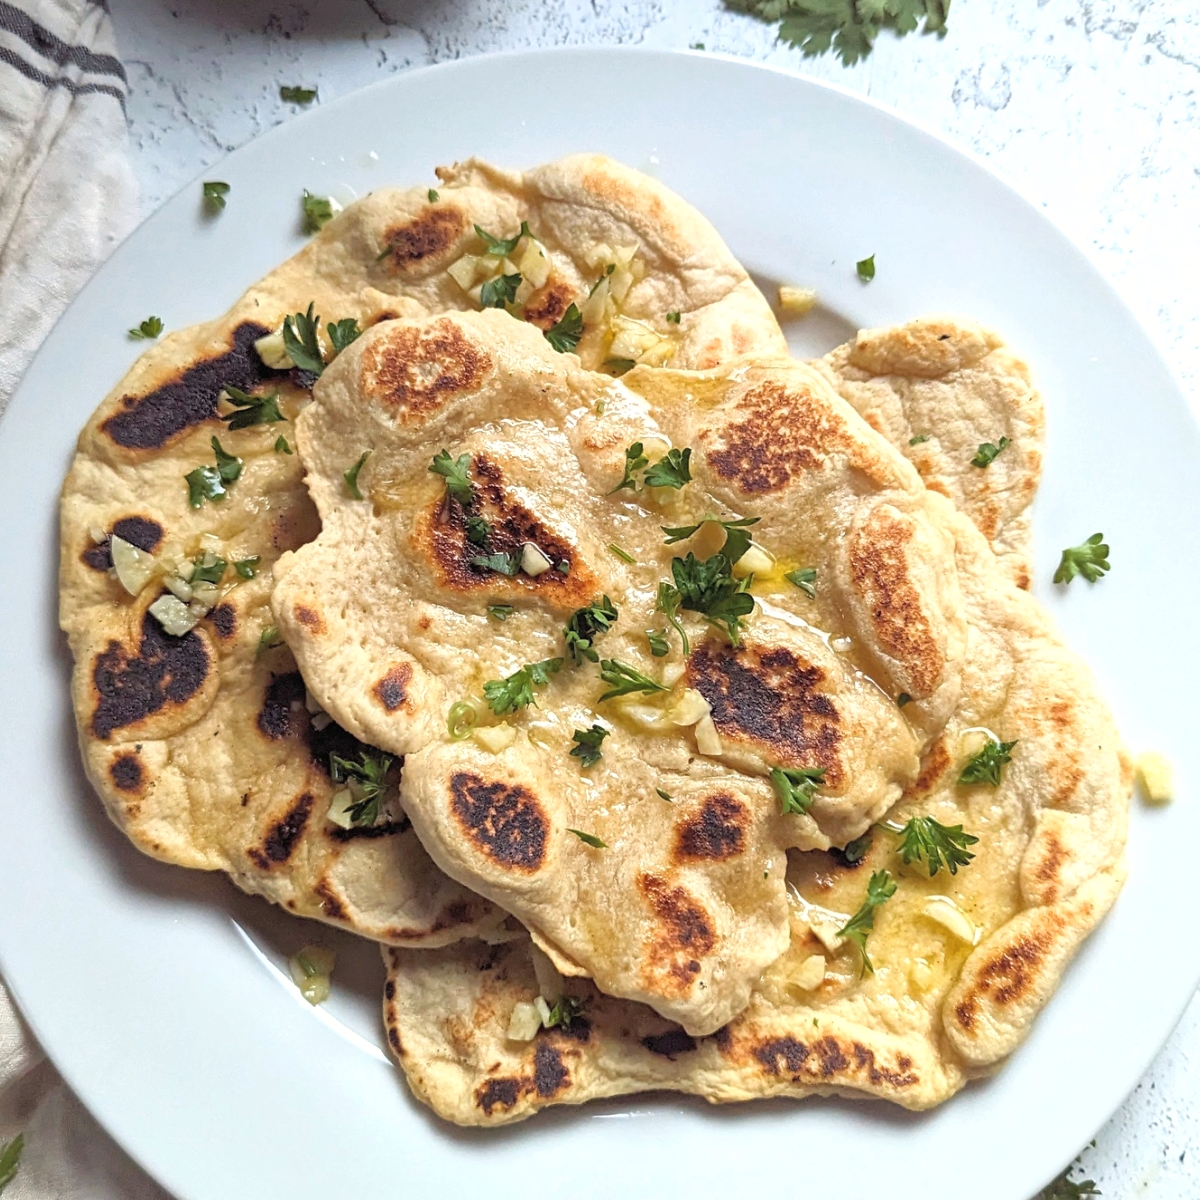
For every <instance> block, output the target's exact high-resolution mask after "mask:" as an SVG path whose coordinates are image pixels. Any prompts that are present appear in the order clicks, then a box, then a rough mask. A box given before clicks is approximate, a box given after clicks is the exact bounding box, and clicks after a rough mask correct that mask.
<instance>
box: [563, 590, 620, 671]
mask: <svg viewBox="0 0 1200 1200" xmlns="http://www.w3.org/2000/svg"><path fill="white" fill-rule="evenodd" d="M618 615H619V614H618V612H617V609H616V606H615V605H614V604H613V602H612V601H611V600H610V599H609V598H608V597H607V596H601V597H600V599H599V600H593V601H592V602H591V604H589V605H588V606H587V607H586V608H577V609H576V610H575V611H574V612H573V613H572V614H571V616H570V617H569V618H568V620H567V624H566V628H565V629H564V630H563V639H564V641H565V642H566V643H567V653H568V654H569V655H570V658H571V662H572V663H574V664H575V666H579V665H580V664H581V663H583V661H584V660H585V659H587V660H588V661H590V662H599V661H600V655H599V654H598V653H597V651H596V639H597V638H598V637H599V636H600V634H602V633H607V632H608V631H609V630H610V629H611V628H612V627H613V625H615V624H616V621H617V617H618Z"/></svg>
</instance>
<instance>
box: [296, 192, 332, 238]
mask: <svg viewBox="0 0 1200 1200" xmlns="http://www.w3.org/2000/svg"><path fill="white" fill-rule="evenodd" d="M300 203H301V206H302V207H303V210H304V232H305V233H320V231H321V229H322V227H323V226H325V225H328V224H329V222H330V221H332V220H333V202H332V201H331V200H330V199H329V197H328V196H314V195H313V194H312V192H310V191H309V190H308V188H305V189H304V195H303V197H302V198H301V201H300Z"/></svg>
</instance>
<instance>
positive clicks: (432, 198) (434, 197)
mask: <svg viewBox="0 0 1200 1200" xmlns="http://www.w3.org/2000/svg"><path fill="white" fill-rule="evenodd" d="M425 196H426V198H427V199H428V201H429V203H430V204H436V203H437V202H438V194H437V192H436V191H434V189H433V188H430V189H429V191H427V192H426V193H425Z"/></svg>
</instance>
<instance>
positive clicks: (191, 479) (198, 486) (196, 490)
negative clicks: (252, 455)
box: [184, 437, 242, 508]
mask: <svg viewBox="0 0 1200 1200" xmlns="http://www.w3.org/2000/svg"><path fill="white" fill-rule="evenodd" d="M212 448H213V453H214V454H215V455H216V458H217V462H216V466H213V467H208V466H200V467H197V468H196V469H195V470H194V471H189V472H188V473H187V474H186V475H185V476H184V479H186V480H187V485H188V503H189V504H190V505H191V506H192V507H193V508H199V507H200V506H201V505H202V504H203V503H204V501H205V500H211V501H213V502H214V503H216V502H217V501H218V500H224V499H225V493H226V491H227V490H228V487H227V485H229V484H231V483H233V482H234V481H235V480H236V479H237V478H238V476H239V475H241V473H242V460H241V459H240V458H237V457H235V456H234V455H232V454H226V453H225V451H224V449H223V448H222V446H221V443H220V442H219V441H218V440H217V439H216V438H215V437H214V438H213V439H212Z"/></svg>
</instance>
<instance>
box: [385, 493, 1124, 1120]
mask: <svg viewBox="0 0 1200 1200" xmlns="http://www.w3.org/2000/svg"><path fill="white" fill-rule="evenodd" d="M947 520H948V523H949V525H950V527H951V528H952V529H953V531H954V535H955V540H956V549H955V556H956V561H957V566H958V573H959V579H960V582H961V586H962V590H963V593H964V595H965V597H966V609H967V615H968V620H969V623H970V644H969V652H968V655H967V658H966V666H965V671H964V679H963V692H962V699H961V701H960V703H959V705H958V707H957V709H956V712H955V713H954V716H953V717H952V719H951V721H950V722H949V723H948V725H947V727H946V729H945V730H944V732H943V733H942V734H941V735H940V736H939V737H938V738H937V740H936V741H934V742H933V743H932V744H931V745H930V747H929V748H928V749H927V750H926V752H925V756H924V760H923V763H922V770H921V774H920V777H919V779H918V780H917V781H916V782H915V783H914V785H913V786H912V787H911V788H910V789H909V791H908V792H907V793H906V795H905V796H904V798H903V799H902V800H901V801H900V803H899V804H898V805H897V806H896V809H895V810H894V811H893V812H892V813H890V814H889V818H892V819H894V820H896V821H899V822H901V823H902V822H904V821H906V820H907V819H908V818H909V817H910V816H913V815H932V816H935V817H936V818H937V819H938V820H939V821H941V822H942V823H944V824H948V825H954V824H962V825H964V826H965V828H966V829H967V830H968V831H970V832H973V833H974V834H975V835H976V836H978V837H979V842H978V843H977V844H976V845H974V846H973V847H972V850H973V851H974V852H975V854H976V857H975V859H974V861H973V862H971V863H970V864H969V865H967V866H965V867H961V868H960V869H959V870H958V871H957V873H956V874H954V875H953V876H951V875H948V873H947V872H946V870H945V869H942V870H940V871H939V872H938V874H937V875H936V876H934V877H933V878H930V877H929V875H928V873H927V871H926V869H925V868H924V867H923V866H921V865H919V864H917V863H913V864H910V865H909V866H905V865H904V863H903V862H902V860H901V857H900V855H899V854H898V852H897V848H898V841H899V840H898V839H897V838H896V837H895V836H894V835H893V834H891V833H889V832H887V831H886V830H883V829H877V830H876V831H875V833H874V837H873V842H872V846H871V849H870V851H869V853H868V854H867V856H866V857H865V859H864V860H863V861H862V862H861V863H859V864H858V865H857V866H849V865H848V864H847V862H846V860H845V859H844V858H843V857H841V856H839V855H837V854H836V853H829V852H825V851H810V852H807V853H801V852H792V854H791V855H790V865H789V870H788V882H789V886H790V902H791V942H790V946H789V948H788V950H787V952H786V953H785V954H784V955H783V956H781V957H780V958H779V959H778V960H776V961H775V962H774V963H772V964H771V966H770V967H768V968H767V970H766V971H765V972H764V974H763V976H762V979H761V981H760V982H759V984H758V986H757V987H756V989H755V992H754V995H753V996H752V998H751V1001H750V1004H749V1006H748V1008H747V1009H746V1010H745V1012H743V1013H742V1014H741V1015H740V1016H739V1017H737V1018H736V1019H735V1020H733V1021H732V1022H730V1023H729V1024H728V1025H726V1026H725V1027H724V1028H722V1029H720V1030H718V1031H717V1032H716V1033H715V1034H714V1035H713V1036H711V1037H706V1038H694V1037H691V1036H689V1035H688V1034H687V1033H686V1032H685V1031H684V1030H683V1029H681V1028H680V1027H679V1026H678V1025H677V1024H673V1023H671V1022H668V1021H666V1020H664V1019H663V1018H662V1017H661V1016H659V1015H658V1014H657V1013H655V1012H653V1011H652V1010H650V1009H649V1008H647V1007H646V1006H644V1005H637V1004H631V1003H629V1002H627V1001H620V1000H615V999H613V998H611V997H608V996H604V995H601V994H600V993H599V992H598V991H597V990H596V989H595V987H594V986H593V985H592V984H590V983H589V982H586V981H583V980H578V979H569V980H567V981H566V990H567V992H568V994H569V995H571V996H573V997H575V998H577V999H578V1000H580V1001H582V1011H581V1013H580V1014H579V1015H578V1016H577V1017H576V1018H575V1019H573V1020H572V1021H570V1022H569V1023H568V1024H567V1025H566V1026H564V1027H562V1028H553V1029H544V1030H542V1031H540V1032H539V1033H538V1034H537V1036H536V1038H535V1039H534V1040H532V1041H529V1042H518V1041H512V1040H510V1039H509V1038H508V1037H507V1036H506V1035H507V1031H508V1027H509V1021H510V1017H511V1014H512V1012H513V1008H514V1005H516V1004H517V1003H520V1002H525V1003H529V1002H531V1001H533V999H534V998H535V997H536V996H538V995H539V993H540V992H542V991H543V990H544V986H543V985H542V984H540V983H539V979H538V976H537V975H536V974H535V971H534V967H533V964H532V962H531V958H530V944H529V942H528V941H524V940H522V941H515V942H513V943H511V944H509V945H507V946H503V947H486V946H481V945H480V944H479V943H472V942H464V943H461V944H459V945H457V946H454V947H451V948H449V949H446V950H439V951H434V952H431V953H428V954H413V953H410V952H407V951H404V950H385V951H384V960H385V963H386V964H387V967H388V980H387V985H386V991H385V1001H384V1018H385V1023H386V1026H387V1036H388V1042H389V1045H390V1046H391V1048H392V1051H393V1053H394V1054H395V1055H396V1057H397V1059H398V1061H399V1062H400V1064H401V1065H402V1066H403V1068H404V1070H405V1072H406V1074H407V1077H408V1080H409V1083H410V1085H411V1087H412V1089H413V1091H414V1093H415V1094H416V1095H417V1096H418V1097H419V1098H420V1099H421V1100H423V1101H424V1102H425V1103H427V1104H429V1105H430V1106H431V1107H432V1108H433V1109H434V1110H435V1111H436V1112H437V1113H438V1114H439V1115H440V1116H442V1117H444V1118H446V1119H448V1120H451V1121H455V1122H457V1123H459V1124H463V1125H496V1124H503V1123H507V1122H510V1121H516V1120H521V1119H523V1118H525V1117H528V1116H529V1115H531V1114H532V1113H534V1112H536V1111H538V1110H539V1109H541V1108H544V1107H546V1106H548V1105H552V1104H579V1103H583V1102H585V1101H587V1100H589V1099H593V1098H597V1097H602V1096H613V1095H622V1094H627V1093H631V1092H639V1091H649V1090H656V1089H667V1090H672V1091H680V1092H687V1093H691V1094H694V1095H699V1096H703V1097H705V1098H706V1099H708V1100H711V1101H713V1102H717V1103H724V1102H730V1101H736V1100H745V1099H751V1098H756V1097H766V1096H790V1097H795V1098H802V1097H806V1096H813V1095H830V1094H838V1095H845V1096H850V1097H858V1098H866V1097H876V1098H881V1099H886V1100H889V1101H892V1102H894V1103H896V1104H900V1105H903V1106H904V1107H906V1108H910V1109H924V1108H929V1107H931V1106H932V1105H935V1104H938V1103H940V1102H942V1101H944V1100H945V1099H946V1098H947V1097H949V1096H951V1095H953V1093H954V1092H956V1091H957V1090H958V1089H960V1088H961V1087H962V1086H963V1085H964V1083H965V1082H966V1081H967V1080H969V1079H971V1078H974V1077H977V1076H980V1075H985V1074H988V1073H990V1072H992V1071H994V1070H996V1069H997V1067H998V1066H999V1065H1000V1064H1002V1063H1003V1061H1004V1060H1005V1058H1006V1056H1008V1055H1009V1054H1011V1053H1012V1051H1013V1050H1014V1049H1015V1048H1016V1047H1017V1046H1018V1045H1019V1044H1020V1042H1021V1041H1022V1039H1023V1038H1024V1037H1025V1036H1026V1035H1027V1034H1028V1032H1029V1030H1030V1027H1031V1025H1032V1022H1033V1020H1034V1018H1035V1017H1036V1015H1037V1013H1038V1012H1039V1011H1040V1010H1041V1009H1042V1007H1043V1006H1044V1005H1045V1004H1046V1003H1047V1002H1048V1000H1049V999H1050V997H1051V995H1052V994H1053V992H1054V991H1055V989H1056V988H1057V986H1058V983H1059V980H1060V978H1061V975H1062V972H1063V970H1064V969H1065V968H1066V966H1067V964H1068V963H1069V962H1070V960H1071V958H1072V957H1073V955H1074V954H1075V952H1076V950H1077V949H1078V948H1079V946H1080V944H1081V943H1082V942H1083V940H1084V939H1085V938H1086V937H1087V935H1088V934H1089V933H1090V932H1091V930H1092V929H1093V928H1094V927H1095V926H1096V924H1097V923H1098V922H1099V921H1100V919H1101V918H1102V917H1103V916H1104V914H1105V913H1106V912H1107V910H1108V909H1109V907H1110V905H1111V904H1112V902H1113V899H1114V898H1115V896H1116V894H1117V892H1118V890H1119V888H1120V886H1121V883H1122V881H1123V878H1124V873H1125V868H1124V860H1123V847H1124V842H1125V833H1126V815H1127V802H1128V796H1129V792H1130V788H1131V782H1132V778H1131V777H1132V773H1131V768H1130V763H1129V760H1128V757H1127V755H1126V754H1125V753H1124V751H1123V750H1122V748H1121V745H1120V742H1119V739H1118V737H1117V734H1116V731H1115V729H1114V727H1113V723H1112V720H1111V717H1110V716H1109V714H1108V712H1107V710H1106V708H1105V706H1104V705H1103V703H1102V702H1101V701H1100V700H1099V698H1098V696H1097V694H1096V690H1095V684H1094V682H1093V680H1092V679H1091V676H1090V674H1089V672H1088V671H1087V669H1086V667H1085V666H1084V665H1083V664H1082V663H1081V662H1080V661H1079V659H1078V658H1077V657H1076V656H1075V655H1073V654H1072V653H1071V652H1070V651H1069V650H1068V649H1067V648H1066V647H1065V646H1064V645H1063V644H1062V641H1061V639H1060V637H1059V636H1058V634H1057V633H1056V632H1055V631H1054V629H1053V628H1052V626H1051V625H1050V622H1049V621H1048V619H1047V617H1046V615H1045V614H1044V613H1043V612H1042V610H1041V609H1040V607H1039V606H1038V605H1037V604H1036V602H1034V601H1033V600H1032V599H1031V598H1030V597H1029V596H1028V595H1027V594H1026V593H1024V592H1022V591H1020V590H1019V589H1018V588H1016V587H1015V586H1014V585H1013V584H1012V583H1011V582H1009V581H1008V580H1007V579H1006V578H1005V575H1006V572H1005V571H1004V569H1003V568H1002V567H1000V566H999V565H998V564H997V563H996V562H995V560H994V558H993V556H992V555H991V554H990V553H989V551H988V550H987V547H986V545H985V544H984V542H983V539H982V538H981V537H980V535H979V534H978V532H977V531H976V530H975V529H974V528H973V526H971V525H970V524H969V523H968V522H967V521H966V520H965V519H964V518H963V517H962V516H960V515H958V514H953V515H951V516H949V517H948V518H947ZM978 726H986V727H989V728H990V729H992V730H994V731H995V732H996V733H997V734H998V735H999V736H1000V737H1002V738H1005V739H1006V740H1008V739H1016V741H1017V746H1016V747H1015V748H1014V751H1013V761H1012V762H1011V764H1009V766H1008V767H1007V768H1006V769H1005V773H1004V775H1003V778H1002V782H1001V784H1000V786H999V787H998V788H996V789H995V790H993V789H991V788H990V787H987V786H985V785H977V786H963V785H959V784H958V783H957V782H956V780H957V777H958V775H959V772H960V770H961V768H962V765H963V763H964V761H965V758H966V757H967V755H968V754H969V753H970V752H971V746H972V745H973V744H974V743H973V742H972V741H971V737H972V735H971V733H969V732H968V731H969V730H971V729H973V728H975V727H978ZM883 869H888V870H890V871H891V872H892V873H893V874H894V875H895V877H896V878H897V880H898V885H899V886H898V890H897V893H896V895H895V896H894V897H893V898H892V899H891V900H889V901H888V902H887V903H885V904H884V905H883V906H882V907H881V908H880V909H879V910H878V913H877V919H876V922H875V929H874V931H873V932H872V933H871V934H870V936H869V940H868V949H869V953H870V955H871V958H872V960H873V963H874V966H875V973H874V974H873V975H866V976H862V977H860V967H859V958H858V952H857V950H855V949H854V948H853V947H852V946H850V945H848V944H846V945H843V946H841V947H840V948H838V949H836V950H834V951H832V952H831V950H830V949H829V947H828V946H827V945H826V943H825V941H823V940H822V937H821V936H820V933H822V932H823V933H824V934H825V936H826V937H828V930H829V928H830V927H832V928H837V926H838V925H839V924H840V923H841V922H842V921H843V920H844V919H845V916H846V915H847V914H849V913H850V912H852V911H853V910H854V909H855V908H856V907H857V905H858V904H859V903H860V902H861V900H862V897H863V895H864V892H865V889H866V882H867V879H868V877H869V876H870V875H871V873H872V872H875V871H879V870H883ZM934 896H940V897H948V898H950V899H951V900H953V901H954V902H955V903H956V904H957V906H958V908H959V910H960V911H961V913H963V914H964V915H965V916H966V917H967V918H968V919H969V920H970V921H971V922H972V923H973V924H975V925H976V926H978V928H979V930H980V939H979V942H978V944H977V945H976V946H974V947H973V948H972V946H971V945H970V943H968V942H964V941H962V940H961V939H960V938H959V937H957V936H955V935H953V934H952V933H950V932H949V931H948V930H947V929H945V928H943V927H942V925H940V924H938V923H936V922H935V921H934V920H931V919H930V917H929V916H928V915H926V912H925V906H926V904H927V903H928V902H929V900H930V899H931V898H932V897H934ZM814 955H820V956H822V957H824V958H825V959H826V965H825V969H824V971H823V972H818V978H820V979H821V981H820V983H819V985H818V986H816V987H813V986H812V981H811V980H809V981H807V982H806V981H804V980H803V976H804V974H805V971H806V967H805V963H806V961H807V960H810V959H811V958H812V957H813V956H814ZM797 980H800V981H801V982H802V983H804V986H800V985H799V984H798V983H797V982H796V981H797ZM551 999H554V997H551Z"/></svg>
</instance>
